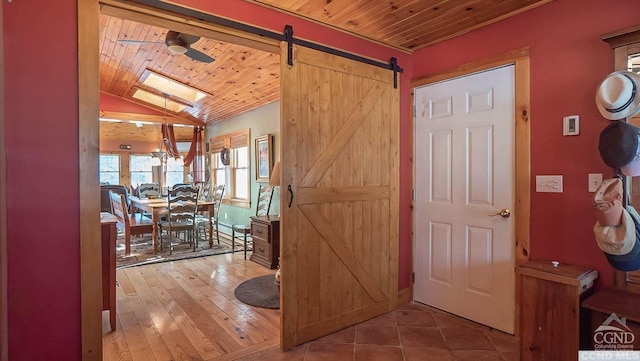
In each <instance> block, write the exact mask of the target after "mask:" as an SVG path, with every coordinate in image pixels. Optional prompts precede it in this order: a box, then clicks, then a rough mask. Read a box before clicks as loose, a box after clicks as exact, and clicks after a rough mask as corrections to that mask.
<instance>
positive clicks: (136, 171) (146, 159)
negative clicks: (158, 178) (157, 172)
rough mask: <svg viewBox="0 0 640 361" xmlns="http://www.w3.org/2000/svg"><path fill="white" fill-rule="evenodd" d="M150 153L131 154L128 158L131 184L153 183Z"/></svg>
mask: <svg viewBox="0 0 640 361" xmlns="http://www.w3.org/2000/svg"><path fill="white" fill-rule="evenodd" d="M152 170H153V168H152V166H151V155H132V156H131V157H130V158H129V174H130V175H131V184H132V185H138V184H142V183H153V172H152Z"/></svg>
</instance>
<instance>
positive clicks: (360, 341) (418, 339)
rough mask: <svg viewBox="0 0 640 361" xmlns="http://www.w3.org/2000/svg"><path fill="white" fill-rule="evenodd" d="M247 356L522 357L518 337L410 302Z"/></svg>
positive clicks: (335, 359)
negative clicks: (315, 337) (339, 328)
mask: <svg viewBox="0 0 640 361" xmlns="http://www.w3.org/2000/svg"><path fill="white" fill-rule="evenodd" d="M240 360H243V361H253V360H255V361H257V360H264V361H271V360H274V361H279V360H282V361H285V360H286V361H325V360H329V361H342V360H345V361H346V360H349V361H351V360H355V361H418V360H420V361H422V360H424V361H517V360H519V354H518V341H517V340H516V339H515V338H514V337H513V336H511V335H508V334H506V333H503V332H500V331H496V330H493V329H490V328H489V327H487V326H483V325H480V324H477V323H475V322H471V321H468V320H465V319H462V318H459V317H455V316H453V315H451V314H448V313H446V312H443V311H440V310H437V309H434V308H431V307H428V306H424V305H421V304H418V303H410V304H406V305H403V306H401V307H400V308H398V309H397V310H395V311H393V312H390V313H387V314H385V315H382V316H380V317H377V318H374V319H371V320H369V321H366V322H363V323H361V324H358V325H356V326H352V327H349V328H347V329H344V330H342V331H338V332H336V333H333V334H331V335H328V336H325V337H323V338H320V339H318V340H315V341H312V342H309V343H306V344H304V345H301V346H299V347H297V348H295V349H293V350H291V351H288V352H282V351H280V350H279V348H278V347H272V348H270V349H267V350H263V351H260V352H256V353H254V354H251V355H248V356H246V357H243V358H241V359H240Z"/></svg>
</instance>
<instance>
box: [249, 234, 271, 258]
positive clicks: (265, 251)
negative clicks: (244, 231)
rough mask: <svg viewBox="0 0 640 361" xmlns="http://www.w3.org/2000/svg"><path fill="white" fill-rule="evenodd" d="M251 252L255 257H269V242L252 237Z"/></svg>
mask: <svg viewBox="0 0 640 361" xmlns="http://www.w3.org/2000/svg"><path fill="white" fill-rule="evenodd" d="M253 254H254V255H256V256H257V257H260V258H264V259H265V260H268V259H270V258H269V243H268V242H266V241H263V240H261V239H256V238H254V239H253Z"/></svg>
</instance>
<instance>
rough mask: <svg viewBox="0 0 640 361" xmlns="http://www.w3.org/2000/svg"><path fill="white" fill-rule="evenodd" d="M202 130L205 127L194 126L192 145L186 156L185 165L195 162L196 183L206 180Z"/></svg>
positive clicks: (194, 178) (194, 174)
mask: <svg viewBox="0 0 640 361" xmlns="http://www.w3.org/2000/svg"><path fill="white" fill-rule="evenodd" d="M202 130H203V128H200V127H195V128H193V138H191V147H190V148H189V153H187V156H186V157H184V165H185V167H188V166H189V165H191V162H193V167H192V169H193V181H194V182H195V183H202V182H204V165H203V164H202V162H203V161H204V157H203V156H202Z"/></svg>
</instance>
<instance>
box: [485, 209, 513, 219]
mask: <svg viewBox="0 0 640 361" xmlns="http://www.w3.org/2000/svg"><path fill="white" fill-rule="evenodd" d="M489 216H490V217H495V216H500V217H502V218H509V217H511V211H510V210H509V208H502V209H501V210H500V212H498V213H496V214H490V215H489Z"/></svg>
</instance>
